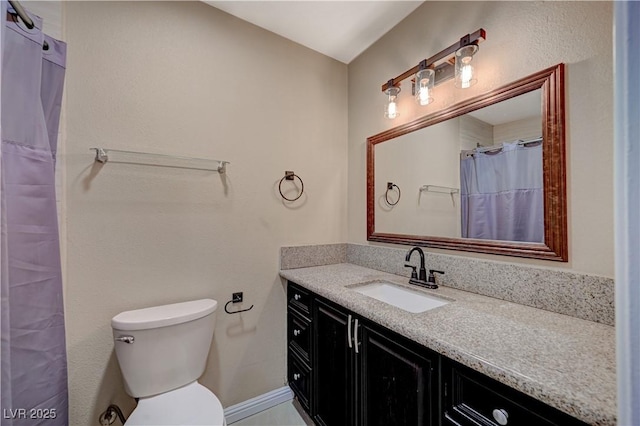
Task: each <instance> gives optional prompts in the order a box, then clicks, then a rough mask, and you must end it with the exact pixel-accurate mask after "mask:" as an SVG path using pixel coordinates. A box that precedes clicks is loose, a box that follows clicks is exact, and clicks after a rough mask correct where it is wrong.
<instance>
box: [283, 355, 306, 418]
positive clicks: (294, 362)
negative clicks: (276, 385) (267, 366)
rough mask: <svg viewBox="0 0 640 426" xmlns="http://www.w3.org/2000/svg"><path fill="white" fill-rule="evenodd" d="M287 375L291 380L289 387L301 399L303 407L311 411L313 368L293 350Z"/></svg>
mask: <svg viewBox="0 0 640 426" xmlns="http://www.w3.org/2000/svg"><path fill="white" fill-rule="evenodd" d="M287 377H288V380H289V387H290V388H291V390H292V391H293V393H294V394H295V395H296V396H297V397H298V401H300V404H301V405H302V406H303V408H304V409H305V410H307V412H309V400H310V392H311V369H310V368H309V367H307V366H306V365H305V363H304V362H302V361H301V360H300V359H298V357H297V356H296V355H295V354H293V353H291V352H289V366H288V372H287Z"/></svg>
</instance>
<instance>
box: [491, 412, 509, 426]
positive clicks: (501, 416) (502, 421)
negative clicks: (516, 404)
mask: <svg viewBox="0 0 640 426" xmlns="http://www.w3.org/2000/svg"><path fill="white" fill-rule="evenodd" d="M493 418H494V419H495V421H496V422H498V424H499V425H500V426H505V425H506V424H507V423H508V422H509V413H507V410H503V409H502V408H496V409H495V410H493Z"/></svg>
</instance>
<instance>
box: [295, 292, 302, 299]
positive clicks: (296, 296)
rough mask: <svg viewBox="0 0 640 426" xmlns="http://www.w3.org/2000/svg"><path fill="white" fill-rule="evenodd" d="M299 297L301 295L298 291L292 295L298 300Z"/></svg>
mask: <svg viewBox="0 0 640 426" xmlns="http://www.w3.org/2000/svg"><path fill="white" fill-rule="evenodd" d="M301 297H302V296H300V295H299V294H298V293H296V294H294V295H293V298H294V299H296V300H300V298H301Z"/></svg>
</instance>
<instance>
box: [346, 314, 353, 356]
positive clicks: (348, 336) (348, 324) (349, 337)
mask: <svg viewBox="0 0 640 426" xmlns="http://www.w3.org/2000/svg"><path fill="white" fill-rule="evenodd" d="M347 340H348V341H349V348H352V347H353V346H352V345H351V314H349V317H348V318H347Z"/></svg>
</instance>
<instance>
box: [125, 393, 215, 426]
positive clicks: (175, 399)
mask: <svg viewBox="0 0 640 426" xmlns="http://www.w3.org/2000/svg"><path fill="white" fill-rule="evenodd" d="M226 424H227V423H226V422H225V419H224V410H223V409H222V404H220V401H219V400H218V398H217V397H216V396H215V395H214V394H213V392H211V391H210V390H209V389H207V388H205V387H204V386H202V385H201V384H200V383H198V382H193V383H191V384H188V385H186V386H184V387H181V388H179V389H175V390H172V391H170V392H166V393H162V394H160V395H155V396H151V397H147V398H140V400H139V401H138V406H137V407H136V409H135V410H133V412H132V413H131V415H130V416H129V418H128V419H127V423H126V426H134V425H140V426H143V425H144V426H151V425H157V426H160V425H211V426H213V425H215V426H226Z"/></svg>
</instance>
